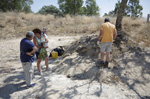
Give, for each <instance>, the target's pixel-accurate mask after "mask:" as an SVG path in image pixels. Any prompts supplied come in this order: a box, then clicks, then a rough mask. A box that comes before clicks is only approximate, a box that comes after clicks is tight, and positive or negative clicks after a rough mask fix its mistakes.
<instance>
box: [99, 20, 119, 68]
mask: <svg viewBox="0 0 150 99" xmlns="http://www.w3.org/2000/svg"><path fill="white" fill-rule="evenodd" d="M116 37H117V32H116V28H115V26H114V25H113V24H111V23H110V20H109V19H108V18H105V20H104V23H103V24H102V25H101V29H100V35H99V41H100V42H101V49H100V64H101V65H102V66H104V67H108V65H109V61H110V51H111V48H112V42H113V40H114V39H115V38H116ZM105 52H106V61H105V62H104V53H105Z"/></svg>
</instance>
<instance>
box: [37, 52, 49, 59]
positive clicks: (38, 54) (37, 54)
mask: <svg viewBox="0 0 150 99" xmlns="http://www.w3.org/2000/svg"><path fill="white" fill-rule="evenodd" d="M35 54H36V58H37V59H39V58H38V56H39V52H36V53H35ZM47 57H48V55H47Z"/></svg>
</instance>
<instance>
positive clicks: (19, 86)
mask: <svg viewBox="0 0 150 99" xmlns="http://www.w3.org/2000/svg"><path fill="white" fill-rule="evenodd" d="M23 78H24V76H23V73H22V72H21V73H19V75H14V76H10V77H8V78H7V79H5V80H4V83H5V85H4V86H3V87H0V98H2V99H10V98H11V96H10V95H11V94H12V93H14V92H17V91H22V90H26V89H27V87H26V86H24V85H26V83H25V82H24V81H22V80H23Z"/></svg>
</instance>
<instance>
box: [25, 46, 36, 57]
mask: <svg viewBox="0 0 150 99" xmlns="http://www.w3.org/2000/svg"><path fill="white" fill-rule="evenodd" d="M32 49H33V50H32V51H31V52H27V53H26V54H27V55H29V56H33V55H32V54H34V53H35V52H36V51H37V47H36V46H34V47H33V48H32Z"/></svg>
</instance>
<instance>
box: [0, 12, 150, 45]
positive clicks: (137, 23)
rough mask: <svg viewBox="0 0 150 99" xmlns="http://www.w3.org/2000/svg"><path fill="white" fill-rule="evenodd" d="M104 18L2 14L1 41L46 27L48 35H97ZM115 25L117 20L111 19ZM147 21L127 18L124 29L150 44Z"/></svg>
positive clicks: (138, 39) (0, 19)
mask: <svg viewBox="0 0 150 99" xmlns="http://www.w3.org/2000/svg"><path fill="white" fill-rule="evenodd" d="M103 20H104V18H100V17H88V16H75V17H70V16H69V15H67V16H66V17H62V18H55V17H54V16H53V15H40V14H33V13H28V14H25V13H16V12H7V13H2V12H1V13H0V31H1V32H0V35H1V36H0V39H7V38H9V39H10V38H15V37H23V36H24V34H25V33H26V31H29V30H33V29H34V28H40V29H42V28H43V27H46V28H47V29H48V35H61V34H62V35H72V34H74V35H77V34H80V33H86V34H87V33H96V32H99V30H100V25H101V24H102V23H103ZM110 20H111V22H112V23H113V24H115V21H116V18H112V17H110ZM145 21H146V19H136V20H132V19H131V18H128V17H125V18H124V19H123V23H122V24H123V29H124V31H126V32H127V33H128V34H129V35H130V36H131V37H132V38H134V39H135V40H136V41H137V42H140V41H143V42H145V43H149V41H150V40H149V38H148V36H150V33H149V29H150V28H149V27H150V26H149V25H148V24H147V23H146V22H145Z"/></svg>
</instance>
